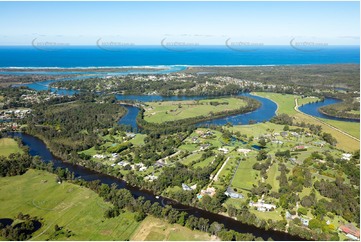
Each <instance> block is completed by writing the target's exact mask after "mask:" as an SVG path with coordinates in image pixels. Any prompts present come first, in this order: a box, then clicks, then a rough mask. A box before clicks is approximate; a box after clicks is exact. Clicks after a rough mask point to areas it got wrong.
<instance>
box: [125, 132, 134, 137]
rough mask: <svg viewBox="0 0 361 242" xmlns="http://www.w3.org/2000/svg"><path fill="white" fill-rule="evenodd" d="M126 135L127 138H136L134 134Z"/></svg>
mask: <svg viewBox="0 0 361 242" xmlns="http://www.w3.org/2000/svg"><path fill="white" fill-rule="evenodd" d="M125 135H126V136H127V138H134V137H135V134H133V133H126V134H125Z"/></svg>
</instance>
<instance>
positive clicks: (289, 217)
mask: <svg viewBox="0 0 361 242" xmlns="http://www.w3.org/2000/svg"><path fill="white" fill-rule="evenodd" d="M285 217H286V219H288V220H292V214H290V212H288V211H286V215H285Z"/></svg>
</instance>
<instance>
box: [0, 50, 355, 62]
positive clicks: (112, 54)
mask: <svg viewBox="0 0 361 242" xmlns="http://www.w3.org/2000/svg"><path fill="white" fill-rule="evenodd" d="M336 63H356V64H359V63H360V47H359V46H327V47H322V48H320V49H304V50H302V49H295V48H292V46H262V47H259V48H258V49H249V50H248V49H238V50H234V49H230V48H228V47H227V46H201V47H199V46H198V47H194V48H190V49H177V48H175V49H169V48H164V47H162V46H134V47H129V48H124V49H113V50H104V49H100V48H98V47H94V46H72V47H66V48H64V49H62V48H58V49H49V50H46V49H44V50H42V49H37V48H34V47H31V46H17V47H15V46H12V47H5V46H2V47H0V67H106V66H109V67H114V66H159V65H295V64H336Z"/></svg>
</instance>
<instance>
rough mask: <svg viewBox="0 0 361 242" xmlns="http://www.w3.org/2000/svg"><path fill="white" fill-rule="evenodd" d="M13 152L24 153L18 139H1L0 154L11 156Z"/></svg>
mask: <svg viewBox="0 0 361 242" xmlns="http://www.w3.org/2000/svg"><path fill="white" fill-rule="evenodd" d="M12 153H23V151H22V150H21V149H20V147H19V145H18V143H17V142H16V140H14V139H11V138H1V139H0V156H5V157H7V156H9V155H10V154H12Z"/></svg>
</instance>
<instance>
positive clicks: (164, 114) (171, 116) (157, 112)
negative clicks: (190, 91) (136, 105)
mask: <svg viewBox="0 0 361 242" xmlns="http://www.w3.org/2000/svg"><path fill="white" fill-rule="evenodd" d="M211 102H214V103H215V102H218V103H219V105H211V104H210V103H211ZM222 103H224V104H222ZM225 103H228V104H225ZM146 104H147V105H148V106H149V107H148V108H147V109H146V112H145V114H144V119H145V120H146V121H147V122H152V123H162V122H166V121H176V120H181V119H186V118H194V117H198V116H208V115H211V114H212V113H219V112H223V111H226V110H236V109H239V108H240V107H242V106H245V105H246V102H245V101H244V100H243V99H240V98H217V99H205V100H190V101H166V102H147V103H146Z"/></svg>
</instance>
